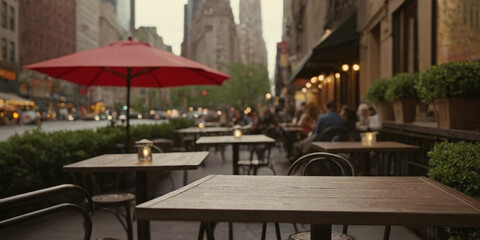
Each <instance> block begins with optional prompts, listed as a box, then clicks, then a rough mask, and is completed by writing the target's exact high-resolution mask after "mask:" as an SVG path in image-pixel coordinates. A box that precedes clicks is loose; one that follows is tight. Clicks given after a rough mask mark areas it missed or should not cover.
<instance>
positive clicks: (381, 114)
mask: <svg viewBox="0 0 480 240" xmlns="http://www.w3.org/2000/svg"><path fill="white" fill-rule="evenodd" d="M374 107H375V111H376V112H377V114H378V122H379V124H380V126H382V122H383V121H389V120H394V119H395V118H394V116H393V107H392V104H391V103H389V102H377V103H375V104H374Z"/></svg>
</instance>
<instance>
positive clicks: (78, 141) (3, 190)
mask: <svg viewBox="0 0 480 240" xmlns="http://www.w3.org/2000/svg"><path fill="white" fill-rule="evenodd" d="M193 125H194V121H193V120H190V119H174V120H170V121H169V122H168V123H163V124H154V125H136V126H131V127H130V135H131V139H132V140H139V139H143V138H147V139H154V138H172V136H173V132H174V130H175V129H178V128H185V127H189V126H193ZM125 135H126V134H125V127H122V126H120V127H105V128H98V129H97V130H96V131H94V130H77V131H57V132H51V133H47V132H43V131H41V130H39V129H37V130H34V131H31V132H30V131H27V132H25V133H24V134H23V135H18V134H16V135H14V136H12V137H10V138H9V139H8V140H7V141H4V142H0V183H1V184H0V198H4V197H7V196H12V195H16V194H20V193H24V192H29V191H33V190H37V189H41V188H46V187H50V186H54V185H58V184H62V183H64V182H67V181H66V179H65V175H64V173H63V170H62V167H63V165H66V164H70V163H74V162H78V161H81V160H84V159H87V158H92V157H95V156H98V155H101V154H107V153H116V152H117V151H118V150H117V148H116V147H115V144H116V143H122V142H123V141H124V140H125Z"/></svg>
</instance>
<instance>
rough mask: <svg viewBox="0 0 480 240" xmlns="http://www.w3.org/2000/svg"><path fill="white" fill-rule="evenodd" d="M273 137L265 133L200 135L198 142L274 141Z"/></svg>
mask: <svg viewBox="0 0 480 240" xmlns="http://www.w3.org/2000/svg"><path fill="white" fill-rule="evenodd" d="M274 142H275V140H274V139H273V138H270V137H267V136H265V135H263V134H257V135H243V136H242V137H241V138H235V137H234V136H233V135H232V136H206V137H200V138H199V139H198V140H197V142H196V143H197V144H255V143H259V144H260V143H274Z"/></svg>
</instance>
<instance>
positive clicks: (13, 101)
mask: <svg viewBox="0 0 480 240" xmlns="http://www.w3.org/2000/svg"><path fill="white" fill-rule="evenodd" d="M4 104H9V105H18V106H33V105H35V103H34V102H33V101H30V100H28V99H25V98H22V97H20V96H18V95H16V94H13V93H4V92H0V107H4Z"/></svg>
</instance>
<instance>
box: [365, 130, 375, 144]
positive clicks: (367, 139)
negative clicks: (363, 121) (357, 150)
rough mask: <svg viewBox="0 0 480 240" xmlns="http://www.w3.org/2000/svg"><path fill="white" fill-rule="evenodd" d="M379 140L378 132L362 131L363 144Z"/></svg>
mask: <svg viewBox="0 0 480 240" xmlns="http://www.w3.org/2000/svg"><path fill="white" fill-rule="evenodd" d="M376 142H377V133H376V132H366V133H362V144H363V145H368V146H370V145H372V144H375V143H376Z"/></svg>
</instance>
